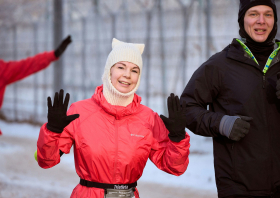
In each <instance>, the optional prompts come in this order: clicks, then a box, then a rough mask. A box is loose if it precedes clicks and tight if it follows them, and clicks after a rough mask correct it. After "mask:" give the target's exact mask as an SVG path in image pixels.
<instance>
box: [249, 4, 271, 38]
mask: <svg viewBox="0 0 280 198" xmlns="http://www.w3.org/2000/svg"><path fill="white" fill-rule="evenodd" d="M273 26H274V13H273V10H272V8H271V7H269V6H265V5H259V6H254V7H251V8H250V9H249V10H247V12H246V13H245V16H244V28H245V31H246V32H247V34H248V35H249V36H250V37H251V38H252V39H253V40H254V41H256V42H259V43H262V42H264V41H266V39H267V37H268V36H269V34H270V32H271V31H272V29H273Z"/></svg>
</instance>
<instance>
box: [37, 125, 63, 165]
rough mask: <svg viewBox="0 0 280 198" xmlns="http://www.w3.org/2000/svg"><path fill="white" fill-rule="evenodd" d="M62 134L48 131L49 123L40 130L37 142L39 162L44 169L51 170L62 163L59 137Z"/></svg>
mask: <svg viewBox="0 0 280 198" xmlns="http://www.w3.org/2000/svg"><path fill="white" fill-rule="evenodd" d="M60 135H61V134H60V133H54V132H52V131H49V130H48V129H47V123H46V124H44V125H43V126H42V127H41V129H40V134H39V138H38V141H37V160H38V164H39V166H40V167H42V168H51V167H53V166H55V165H56V164H58V163H59V162H60V155H59V148H58V145H59V137H60Z"/></svg>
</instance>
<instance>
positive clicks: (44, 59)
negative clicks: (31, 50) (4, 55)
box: [0, 51, 57, 85]
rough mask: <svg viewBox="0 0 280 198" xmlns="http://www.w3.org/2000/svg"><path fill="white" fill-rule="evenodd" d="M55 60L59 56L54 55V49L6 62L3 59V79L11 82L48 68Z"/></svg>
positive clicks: (6, 82) (5, 81)
mask: <svg viewBox="0 0 280 198" xmlns="http://www.w3.org/2000/svg"><path fill="white" fill-rule="evenodd" d="M55 60H57V58H56V57H55V55H54V51H50V52H44V53H40V54H37V55H35V56H33V57H28V58H26V59H23V60H19V61H9V62H4V61H3V60H2V61H1V65H2V66H1V68H3V70H2V72H1V74H0V76H1V81H2V82H3V83H4V84H5V85H8V84H11V83H13V82H15V81H18V80H21V79H23V78H25V77H27V76H29V75H31V74H33V73H35V72H38V71H40V70H42V69H44V68H46V67H47V66H48V65H49V64H50V63H51V62H52V61H55ZM3 83H1V84H3Z"/></svg>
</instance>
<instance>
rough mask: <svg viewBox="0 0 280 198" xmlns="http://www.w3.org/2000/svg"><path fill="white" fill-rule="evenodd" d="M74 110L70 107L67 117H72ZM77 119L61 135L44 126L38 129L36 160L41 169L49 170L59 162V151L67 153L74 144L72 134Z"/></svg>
mask: <svg viewBox="0 0 280 198" xmlns="http://www.w3.org/2000/svg"><path fill="white" fill-rule="evenodd" d="M74 111H75V108H74V107H73V106H72V105H71V107H70V108H69V110H68V112H67V115H72V114H75V113H74ZM77 120H78V119H76V120H74V121H72V122H71V123H70V124H69V125H68V126H66V127H65V128H64V130H63V131H62V133H55V132H52V131H49V130H48V129H47V127H46V124H44V125H43V126H42V127H41V129H40V134H39V138H38V141H37V160H38V164H39V166H40V167H42V168H51V167H53V166H55V165H57V164H58V163H59V162H60V154H59V150H61V151H62V152H64V153H69V152H70V149H71V147H72V145H73V143H74V138H73V133H74V128H75V126H76V122H77Z"/></svg>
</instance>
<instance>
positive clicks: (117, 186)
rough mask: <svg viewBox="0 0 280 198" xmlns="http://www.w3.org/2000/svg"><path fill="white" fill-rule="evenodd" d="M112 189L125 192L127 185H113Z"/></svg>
mask: <svg viewBox="0 0 280 198" xmlns="http://www.w3.org/2000/svg"><path fill="white" fill-rule="evenodd" d="M114 189H118V190H127V189H128V185H115V186H114Z"/></svg>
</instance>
